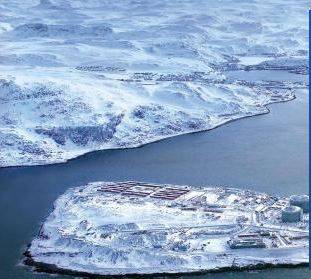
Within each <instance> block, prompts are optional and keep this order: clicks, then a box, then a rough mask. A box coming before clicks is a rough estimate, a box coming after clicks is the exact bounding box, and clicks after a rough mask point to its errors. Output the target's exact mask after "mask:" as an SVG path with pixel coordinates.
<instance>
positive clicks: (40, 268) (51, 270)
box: [23, 249, 309, 279]
mask: <svg viewBox="0 0 311 279" xmlns="http://www.w3.org/2000/svg"><path fill="white" fill-rule="evenodd" d="M24 256H25V259H24V260H23V264H24V265H25V266H28V267H31V268H33V270H34V271H35V272H39V273H48V274H59V275H70V276H78V277H85V278H103V279H104V278H123V279H124V278H153V277H154V276H178V275H202V274H208V273H221V272H228V271H233V272H240V271H256V270H264V269H271V268H298V267H308V266H309V263H308V262H297V263H295V262H293V263H278V264H271V263H258V264H252V265H247V266H231V267H220V268H215V269H209V270H200V271H185V272H180V271H178V272H174V271H172V272H163V273H161V272H152V273H123V274H121V273H120V274H107V275H101V274H96V273H94V274H92V273H88V272H83V271H74V270H70V269H64V268H59V267H57V266H56V265H54V264H46V263H41V262H36V261H35V260H34V259H33V258H32V257H31V255H30V253H29V251H28V249H27V250H26V251H25V252H24Z"/></svg>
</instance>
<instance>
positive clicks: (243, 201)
mask: <svg viewBox="0 0 311 279" xmlns="http://www.w3.org/2000/svg"><path fill="white" fill-rule="evenodd" d="M288 204H289V200H288V199H287V198H280V197H273V196H269V195H267V194H265V193H257V192H253V191H248V190H239V189H233V188H225V187H200V188H191V187H189V186H176V185H155V184H150V183H143V182H140V183H139V182H119V183H109V182H95V183H90V184H88V185H85V186H82V187H77V188H72V189H69V190H68V191H66V193H65V194H63V195H62V196H60V197H59V198H58V199H57V200H56V202H55V203H54V210H53V212H52V213H51V214H50V215H49V217H48V218H47V219H46V220H45V222H44V224H43V225H42V227H41V228H40V232H39V234H38V236H37V237H35V238H34V239H33V241H32V242H31V244H30V246H29V248H28V249H27V251H26V253H25V255H26V258H25V263H26V264H28V265H31V266H34V267H36V268H37V270H39V271H46V272H56V273H57V272H61V273H69V274H76V275H79V274H80V275H82V274H84V275H85V274H86V273H87V274H97V275H120V274H152V273H183V272H198V271H210V270H223V269H244V268H248V269H252V268H256V267H258V266H259V267H264V266H269V267H270V266H276V265H298V264H304V265H306V264H307V263H308V261H309V255H308V252H309V229H308V221H309V213H308V212H304V213H303V215H301V219H300V221H298V222H295V223H286V222H283V220H282V219H281V215H282V213H281V212H282V210H283V209H284V208H285V207H286V206H287V205H288ZM296 208H297V207H296ZM300 210H301V209H300Z"/></svg>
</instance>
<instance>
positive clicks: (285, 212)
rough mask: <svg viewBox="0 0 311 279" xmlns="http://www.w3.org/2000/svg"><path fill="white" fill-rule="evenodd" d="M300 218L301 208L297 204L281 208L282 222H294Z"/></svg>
mask: <svg viewBox="0 0 311 279" xmlns="http://www.w3.org/2000/svg"><path fill="white" fill-rule="evenodd" d="M301 220H302V209H301V208H300V207H298V206H293V205H289V206H287V207H285V208H283V209H282V222H284V223H294V222H299V221H301Z"/></svg>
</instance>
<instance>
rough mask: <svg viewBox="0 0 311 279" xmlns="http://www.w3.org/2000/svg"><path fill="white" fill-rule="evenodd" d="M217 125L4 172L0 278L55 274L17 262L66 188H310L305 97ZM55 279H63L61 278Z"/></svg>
mask: <svg viewBox="0 0 311 279" xmlns="http://www.w3.org/2000/svg"><path fill="white" fill-rule="evenodd" d="M297 97H298V98H297V99H296V100H294V101H292V102H288V103H281V104H274V105H271V106H270V108H271V113H270V114H267V115H261V116H256V117H252V118H247V119H243V120H239V121H235V122H232V123H230V124H227V125H225V126H222V127H220V128H217V129H215V130H212V131H209V132H203V133H197V134H191V135H185V136H179V137H175V138H171V139H168V140H164V141H160V142H157V143H153V144H150V145H146V146H144V147H142V148H137V149H131V150H110V151H102V152H95V153H92V154H88V155H86V156H83V157H81V158H78V159H76V160H72V161H70V162H69V163H66V164H59V165H49V166H40V167H22V168H7V169H1V170H0V217H1V219H0V222H1V232H0V278H1V279H2V278H3V279H7V278H8V279H9V278H14V279H16V278H18V279H19V278H20V279H23V278H27V279H29V278H35V279H39V278H40V279H41V278H50V276H49V275H46V274H35V273H33V272H32V271H31V270H30V269H28V268H25V267H21V266H18V263H19V262H20V260H21V259H22V253H23V251H24V249H25V246H26V245H27V244H28V243H29V242H30V241H31V239H32V237H33V236H34V235H35V234H36V233H37V231H38V229H39V226H40V223H41V222H42V221H43V220H44V218H45V217H46V216H47V215H48V214H49V212H50V211H51V209H52V204H53V201H54V200H55V199H56V198H57V197H58V196H59V195H60V194H62V193H63V192H64V191H65V190H66V189H68V188H69V187H73V186H77V185H81V184H84V183H87V182H90V181H96V180H111V181H118V180H125V179H126V180H129V179H130V180H141V181H150V182H157V183H176V184H189V185H207V184H211V185H226V186H234V187H239V188H249V189H255V190H258V191H265V192H268V193H271V194H280V195H290V194H293V193H307V192H308V177H309V176H308V100H307V93H306V92H305V93H303V92H299V93H297ZM184 277H185V278H197V277H200V278H234V279H242V278H261V279H262V278H273V279H277V278H283V279H286V278H300V279H303V278H311V273H310V272H309V271H308V269H307V268H293V269H292V268H291V269H269V270H264V271H258V272H231V273H230V272H228V273H221V274H206V275H200V276H184ZM53 278H66V277H64V276H56V277H53Z"/></svg>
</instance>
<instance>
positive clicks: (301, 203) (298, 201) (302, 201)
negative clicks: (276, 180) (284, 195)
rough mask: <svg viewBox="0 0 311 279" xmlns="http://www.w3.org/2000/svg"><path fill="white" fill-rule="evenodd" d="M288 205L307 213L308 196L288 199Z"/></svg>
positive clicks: (296, 196)
mask: <svg viewBox="0 0 311 279" xmlns="http://www.w3.org/2000/svg"><path fill="white" fill-rule="evenodd" d="M289 203H290V205H293V206H298V207H300V208H302V210H303V212H304V213H307V212H309V196H307V195H294V196H291V197H290V198H289Z"/></svg>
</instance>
